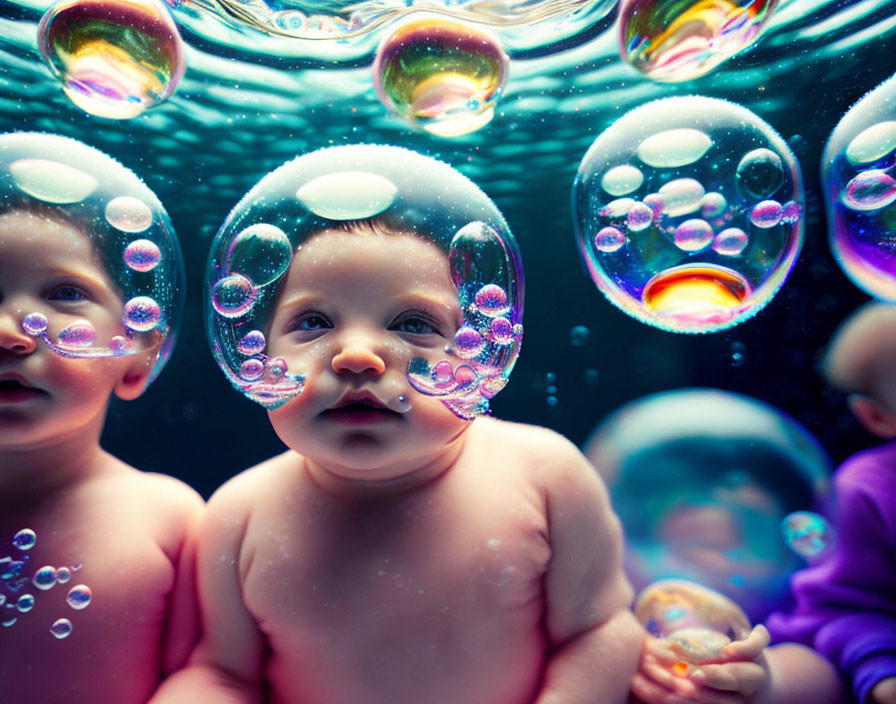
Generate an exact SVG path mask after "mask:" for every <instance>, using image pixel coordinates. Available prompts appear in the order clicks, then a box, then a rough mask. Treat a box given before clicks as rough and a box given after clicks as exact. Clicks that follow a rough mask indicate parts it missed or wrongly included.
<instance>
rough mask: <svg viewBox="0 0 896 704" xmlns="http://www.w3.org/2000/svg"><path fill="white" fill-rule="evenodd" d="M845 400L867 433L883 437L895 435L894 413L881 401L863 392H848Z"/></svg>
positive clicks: (887, 437)
mask: <svg viewBox="0 0 896 704" xmlns="http://www.w3.org/2000/svg"><path fill="white" fill-rule="evenodd" d="M846 402H847V403H848V404H849V409H850V410H851V411H852V414H853V415H854V416H855V417H856V420H858V421H859V423H861V424H862V427H864V428H865V430H867V431H868V432H869V433H873V434H874V435H877V436H878V437H879V438H885V439H890V438H894V437H896V415H894V413H893V412H892V411H890V409H888V408H887V407H886V406H884V405H883V404H882V403H880V402H879V401H877V400H876V399H874V398H872V397H871V396H866V395H865V394H850V395H849V397H848V398H847V399H846Z"/></svg>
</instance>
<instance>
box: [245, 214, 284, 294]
mask: <svg viewBox="0 0 896 704" xmlns="http://www.w3.org/2000/svg"><path fill="white" fill-rule="evenodd" d="M291 259H292V245H290V243H289V238H288V237H287V236H286V234H285V233H284V232H283V230H281V229H280V228H279V227H275V226H273V225H265V224H263V223H261V224H258V225H251V226H249V227H247V228H246V229H245V230H243V231H242V232H240V234H239V235H237V236H236V238H235V239H234V240H233V245H232V246H231V248H230V269H231V270H232V271H234V272H236V273H237V274H242V275H243V276H245V277H246V278H247V279H248V280H249V281H251V282H252V283H253V284H254V285H255V286H257V287H260V286H267V285H268V284H269V283H271V282H272V281H275V280H277V279H278V278H280V276H282V275H283V273H284V272H285V271H286V270H287V269H288V268H289V262H290V260H291Z"/></svg>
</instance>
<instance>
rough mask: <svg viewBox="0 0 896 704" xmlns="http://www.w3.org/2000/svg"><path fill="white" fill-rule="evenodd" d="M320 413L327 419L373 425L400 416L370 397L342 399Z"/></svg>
mask: <svg viewBox="0 0 896 704" xmlns="http://www.w3.org/2000/svg"><path fill="white" fill-rule="evenodd" d="M321 415H322V416H323V417H324V418H326V419H327V420H331V421H335V422H337V423H346V424H348V425H374V424H376V423H384V422H387V421H390V420H400V419H401V418H402V415H401V414H400V413H397V412H396V411H393V410H390V409H389V408H386V406H384V405H383V404H381V403H379V401H377V400H375V399H372V398H359V399H354V400H346V401H342V402H339V403H338V404H337V405H335V406H334V407H333V408H328V409H327V410H326V411H324V412H323V413H322V414H321Z"/></svg>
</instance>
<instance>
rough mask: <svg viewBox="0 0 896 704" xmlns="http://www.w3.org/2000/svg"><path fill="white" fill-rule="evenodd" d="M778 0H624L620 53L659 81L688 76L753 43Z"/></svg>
mask: <svg viewBox="0 0 896 704" xmlns="http://www.w3.org/2000/svg"><path fill="white" fill-rule="evenodd" d="M776 5H777V0H728V1H726V2H698V1H697V0H686V1H685V2H668V1H663V0H622V2H621V3H620V6H619V12H618V20H617V27H618V32H619V53H620V55H621V56H622V58H623V59H625V60H627V61H628V62H629V63H630V64H631V65H632V66H634V67H635V68H636V69H638V70H639V71H641V72H642V73H644V74H645V75H647V76H648V77H650V78H652V79H653V80H655V81H669V82H674V81H687V80H690V79H692V78H697V77H698V76H702V75H704V74H706V73H709V72H710V71H712V70H713V69H714V68H715V67H716V66H718V65H719V64H720V63H722V62H723V61H725V60H726V59H728V58H730V57H732V56H734V55H735V54H737V53H738V52H740V51H743V50H744V49H745V48H747V47H748V46H750V44H752V43H753V42H754V41H756V38H757V37H758V36H759V33H760V32H761V31H762V29H763V27H764V26H765V24H766V23H767V22H768V19H769V17H770V16H771V13H772V11H773V10H774V8H775V6H776Z"/></svg>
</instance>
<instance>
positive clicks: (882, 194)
mask: <svg viewBox="0 0 896 704" xmlns="http://www.w3.org/2000/svg"><path fill="white" fill-rule="evenodd" d="M894 200H896V181H894V180H893V178H892V177H891V176H890V175H889V174H888V173H887V172H886V171H884V170H882V169H869V170H868V171H863V172H861V173H860V174H858V175H857V176H855V177H854V178H853V179H852V180H851V181H850V182H849V183H847V184H846V192H845V193H844V194H843V203H844V205H846V207H847V208H852V209H853V210H880V209H881V208H883V207H885V206H887V205H889V204H890V203H892V202H893V201H894Z"/></svg>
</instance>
